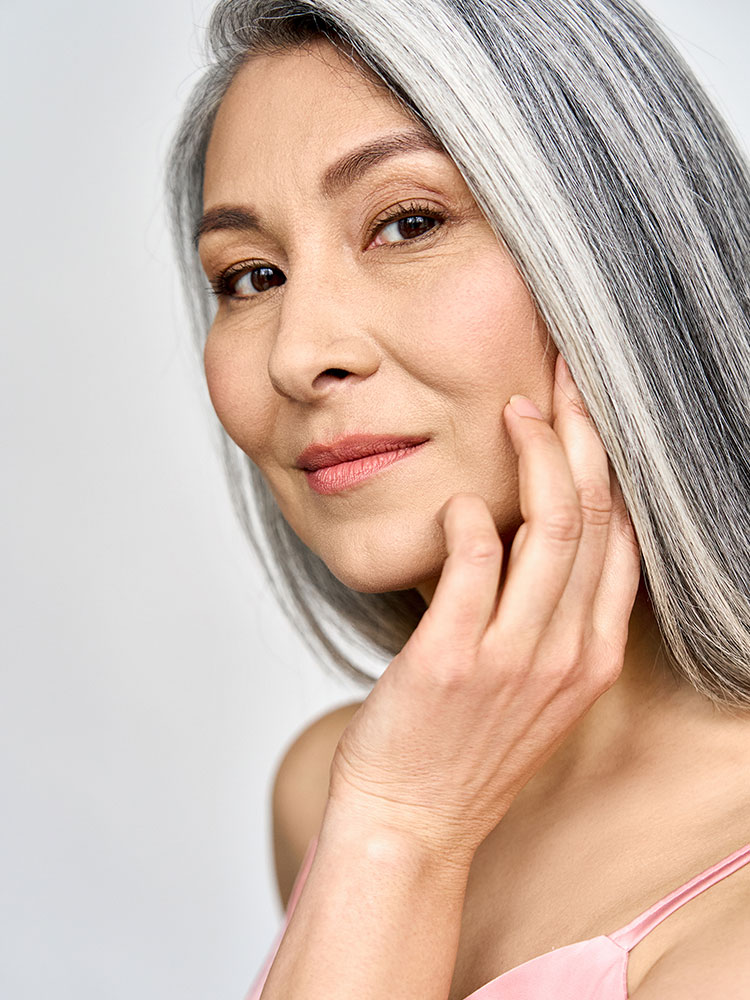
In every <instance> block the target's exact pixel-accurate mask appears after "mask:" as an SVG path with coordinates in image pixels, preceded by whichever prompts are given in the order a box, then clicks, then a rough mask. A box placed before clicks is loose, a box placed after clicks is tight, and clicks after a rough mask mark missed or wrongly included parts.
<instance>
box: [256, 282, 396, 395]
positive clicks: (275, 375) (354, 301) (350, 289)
mask: <svg viewBox="0 0 750 1000" xmlns="http://www.w3.org/2000/svg"><path fill="white" fill-rule="evenodd" d="M331 273H332V272H331V269H330V268H328V269H326V267H325V266H320V267H317V268H308V269H306V270H305V271H304V272H302V271H297V272H296V273H295V274H294V275H293V276H291V277H288V278H287V281H286V282H285V283H284V285H283V291H282V297H283V298H282V303H281V307H280V309H279V312H278V314H277V328H276V336H275V338H274V341H273V346H272V349H271V352H270V354H269V357H268V375H269V378H270V380H271V383H272V385H273V387H274V389H275V390H276V392H277V393H279V395H281V396H284V397H286V398H287V399H290V400H295V401H300V402H307V403H313V402H317V401H319V400H321V399H324V398H325V397H327V396H329V395H330V394H331V393H334V392H337V391H339V389H340V388H341V387H343V386H344V385H345V384H347V383H348V384H349V385H351V384H352V383H354V382H357V381H360V380H361V379H365V378H368V377H369V376H370V375H372V374H373V373H374V372H375V371H376V370H377V368H378V366H379V364H380V352H379V350H378V346H377V343H376V340H375V337H374V336H373V331H372V328H371V326H370V320H372V319H374V320H377V310H376V309H373V306H372V304H370V305H368V304H367V303H368V299H367V297H366V295H365V294H364V290H363V289H362V288H361V287H359V286H358V283H357V281H356V278H354V277H353V276H348V277H347V276H346V275H343V274H342V275H341V277H340V279H339V280H337V281H336V282H332V281H331V280H330V276H331ZM334 273H335V272H334ZM373 312H374V313H375V315H373Z"/></svg>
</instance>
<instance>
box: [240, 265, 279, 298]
mask: <svg viewBox="0 0 750 1000" xmlns="http://www.w3.org/2000/svg"><path fill="white" fill-rule="evenodd" d="M285 281H286V278H285V277H284V275H283V274H282V272H281V271H277V270H276V268H275V267H254V268H252V270H250V271H245V272H244V273H243V274H241V275H240V276H239V277H238V278H235V279H234V281H232V283H231V289H232V292H233V294H234V295H239V296H251V295H254V294H256V293H257V292H267V291H268V289H269V288H274V287H275V286H276V285H283V284H284V282H285Z"/></svg>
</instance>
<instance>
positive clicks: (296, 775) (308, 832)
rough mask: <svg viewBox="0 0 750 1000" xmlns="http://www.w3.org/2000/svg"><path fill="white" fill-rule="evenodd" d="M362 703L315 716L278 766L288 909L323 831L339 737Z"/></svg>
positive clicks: (277, 843)
mask: <svg viewBox="0 0 750 1000" xmlns="http://www.w3.org/2000/svg"><path fill="white" fill-rule="evenodd" d="M361 704H362V702H361V701H356V702H351V703H349V704H346V705H342V706H341V707H339V708H336V709H334V710H333V711H331V712H327V713H326V714H325V715H322V716H319V717H318V718H317V719H314V720H313V721H312V722H311V723H309V725H307V726H306V727H305V729H303V730H302V732H301V733H299V734H298V735H297V736H296V737H295V738H294V740H293V741H292V743H291V744H290V745H289V747H288V749H287V750H286V752H285V754H284V756H283V757H282V760H281V762H280V764H279V766H278V767H277V769H276V774H275V777H274V783H273V795H272V803H271V811H272V817H273V848H274V864H275V867H276V880H277V882H278V886H279V896H280V897H281V902H282V905H283V906H284V909H286V906H287V903H288V901H289V896H290V895H291V892H292V886H293V885H294V880H295V878H296V877H297V873H298V871H299V869H300V866H301V864H302V861H303V859H304V856H305V852H306V850H307V847H308V845H309V843H310V840H311V839H312V838H313V837H315V836H317V835H318V833H319V832H320V828H321V825H322V822H323V814H324V813H325V808H326V803H327V801H328V781H329V777H330V767H331V761H332V760H333V755H334V753H335V751H336V746H337V744H338V741H339V738H340V736H341V734H342V732H343V731H344V729H345V728H346V726H347V725H348V724H349V721H350V720H351V718H352V716H353V715H354V713H355V712H356V711H357V709H358V708H359V706H360V705H361Z"/></svg>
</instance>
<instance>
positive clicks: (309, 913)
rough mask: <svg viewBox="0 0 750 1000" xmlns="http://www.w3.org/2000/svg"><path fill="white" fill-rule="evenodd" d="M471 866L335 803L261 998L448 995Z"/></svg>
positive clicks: (391, 999)
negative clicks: (336, 807)
mask: <svg viewBox="0 0 750 1000" xmlns="http://www.w3.org/2000/svg"><path fill="white" fill-rule="evenodd" d="M441 854H442V856H441ZM469 866H470V859H469V858H464V859H457V858H455V857H453V858H449V857H447V856H446V852H436V851H435V850H430V849H428V848H427V846H426V845H425V844H422V843H420V842H419V841H418V840H417V839H416V838H410V837H408V836H404V835H402V834H396V833H395V832H386V831H385V829H384V828H379V827H377V826H375V825H370V824H369V823H364V824H362V823H358V822H355V821H354V819H353V818H351V817H348V816H347V815H346V814H345V813H342V812H341V811H338V812H336V811H332V810H331V809H329V810H328V811H327V812H326V818H325V820H324V823H323V827H322V829H321V833H320V837H319V840H318V847H317V851H316V855H315V860H314V862H313V865H312V868H311V870H310V873H309V875H308V877H307V880H306V882H305V885H304V888H303V890H302V894H301V896H300V898H299V900H298V902H297V906H296V909H295V910H294V913H293V914H292V917H291V919H290V921H289V925H288V927H287V930H286V933H285V934H284V938H283V940H282V942H281V944H280V946H279V950H278V952H277V954H276V958H275V960H274V963H273V965H272V967H271V970H270V972H269V974H268V978H267V980H266V984H265V987H264V989H263V992H262V994H261V1000H362V998H365V997H366V998H367V1000H414V998H415V997H417V998H419V1000H446V998H447V997H448V993H449V990H450V985H451V981H452V979H453V970H454V966H455V962H456V954H457V951H458V939H459V933H460V929H461V914H462V911H463V904H464V897H465V893H466V884H467V881H468V875H469Z"/></svg>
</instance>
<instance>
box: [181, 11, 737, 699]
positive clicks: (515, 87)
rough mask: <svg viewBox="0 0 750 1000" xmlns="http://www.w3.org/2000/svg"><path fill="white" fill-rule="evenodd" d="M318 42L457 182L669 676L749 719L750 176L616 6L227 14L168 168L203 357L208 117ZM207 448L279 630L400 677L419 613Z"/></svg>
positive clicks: (705, 111)
mask: <svg viewBox="0 0 750 1000" xmlns="http://www.w3.org/2000/svg"><path fill="white" fill-rule="evenodd" d="M313 36H324V37H326V38H328V39H329V40H330V41H331V42H333V43H334V44H337V45H339V47H340V48H341V50H342V51H347V52H350V53H354V54H356V56H357V57H358V58H359V59H360V60H361V61H362V63H363V64H364V66H366V67H367V69H368V72H372V73H374V74H375V75H376V76H377V77H378V78H379V79H380V80H381V81H382V82H383V83H384V84H385V85H386V86H387V87H388V88H389V89H390V90H391V91H392V92H393V93H394V94H395V95H396V96H397V97H398V98H399V100H400V101H401V102H402V103H403V105H404V107H405V108H406V109H407V110H408V111H410V112H411V113H412V114H413V115H414V116H415V118H416V119H418V120H419V121H420V122H421V123H423V124H424V125H426V126H427V128H428V129H429V130H430V131H431V132H432V133H433V134H434V135H435V136H436V137H437V138H438V140H439V141H440V142H441V143H442V145H443V147H444V148H445V150H446V152H447V153H448V154H449V155H450V156H451V158H452V159H453V161H454V162H455V163H456V165H457V167H458V169H459V170H460V171H461V173H462V174H463V176H464V178H465V179H466V182H467V184H468V186H469V188H470V190H471V192H472V194H473V195H474V198H475V199H476V201H477V203H478V205H479V206H480V208H481V209H482V210H483V212H484V214H485V215H486V217H487V220H488V222H489V223H490V225H491V226H492V228H493V230H494V232H495V233H496V235H497V237H498V239H499V240H501V241H502V243H503V244H504V245H505V246H506V247H507V249H508V250H509V252H510V253H511V254H512V256H513V258H514V260H515V262H516V265H517V267H518V269H519V272H520V274H521V276H522V277H523V279H524V281H525V282H526V284H527V287H528V288H529V291H530V293H531V295H532V297H533V298H534V301H535V303H536V305H537V308H538V309H539V312H540V314H541V316H542V318H543V320H544V322H545V324H546V326H547V329H548V331H549V333H550V336H551V337H552V339H553V340H554V342H555V344H556V346H557V348H558V349H559V351H560V352H561V353H562V355H563V357H564V358H565V359H566V361H567V362H568V365H569V367H570V370H571V373H572V375H573V378H574V379H575V381H576V383H577V385H578V387H579V388H580V390H581V394H582V396H583V399H584V401H585V403H586V406H587V407H588V410H589V413H590V415H591V418H592V420H593V422H594V424H595V426H596V428H597V431H598V433H599V435H600V437H601V439H602V442H603V444H604V447H605V449H606V451H607V453H608V455H609V459H610V462H611V464H612V467H613V470H614V472H615V474H616V475H617V478H618V480H619V482H620V485H621V487H622V491H623V496H624V498H625V503H626V506H627V509H628V512H629V514H630V517H631V520H632V522H633V526H634V528H635V531H636V535H637V537H638V542H639V545H640V548H641V562H642V571H643V581H644V583H645V585H646V588H647V591H648V595H649V598H650V600H651V603H652V606H653V608H654V613H655V616H656V619H657V623H658V626H659V629H660V632H661V636H662V645H663V655H664V659H665V662H666V663H667V665H668V666H669V668H670V669H671V670H672V672H673V673H674V675H675V676H676V677H678V678H683V679H686V680H687V681H688V682H689V683H690V684H692V685H693V686H694V687H695V689H696V690H698V691H699V692H700V693H701V694H703V695H705V696H706V697H707V698H709V699H711V700H712V701H713V702H714V704H715V705H717V706H718V707H721V708H723V709H725V710H728V711H730V712H732V711H734V712H736V711H738V710H743V709H747V708H748V707H750V542H749V539H750V530H749V529H750V515H749V513H748V512H749V511H750V467H749V463H748V453H747V442H748V438H749V436H750V435H749V434H748V430H749V428H748V422H749V418H748V415H749V414H750V323H749V317H750V282H749V281H748V275H747V272H746V265H747V262H748V260H750V171H749V170H748V164H747V161H746V159H745V158H744V154H743V152H742V151H741V150H740V149H739V147H738V145H737V143H736V141H735V139H734V137H733V136H732V134H731V132H730V130H729V129H728V127H727V126H726V124H725V123H724V121H723V120H722V118H721V117H720V115H719V114H718V113H717V111H716V109H715V108H714V107H713V106H712V104H711V102H710V100H709V99H708V97H707V96H706V94H705V93H704V91H703V90H702V88H701V86H700V84H699V83H698V82H697V80H696V79H695V77H694V75H693V73H692V71H691V70H690V68H689V67H688V66H687V65H686V64H685V62H684V61H683V59H682V58H681V56H680V55H679V54H678V53H677V51H676V50H675V49H674V47H673V46H672V44H671V42H670V41H669V40H668V38H667V37H666V36H665V35H664V33H663V32H662V30H661V28H660V27H659V26H658V25H657V24H656V22H655V21H654V20H653V19H652V18H651V17H650V16H649V15H648V14H647V13H646V12H645V11H644V10H643V9H642V8H641V7H640V6H638V5H637V4H636V3H634V2H631V0H300V2H296V0H222V2H220V3H218V4H217V6H216V7H215V8H214V10H213V14H212V17H211V20H210V24H209V28H208V46H209V48H208V52H209V59H210V64H209V68H208V69H207V71H206V72H205V74H204V76H203V77H202V79H201V80H200V82H199V83H198V85H197V86H196V87H195V89H194V92H193V94H192V96H191V98H190V101H189V103H188V106H187V108H186V110H185V112H184V115H183V118H182V120H181V123H180V125H179V128H178V131H177V133H176V136H175V138H174V141H173V145H172V150H171V154H170V158H169V164H168V191H169V199H170V206H171V213H172V223H173V231H174V236H175V240H176V244H177V248H178V253H179V257H180V261H181V267H182V273H183V277H184V280H185V285H186V289H187V293H188V296H189V298H190V301H191V302H192V315H193V317H194V320H195V328H196V330H195V332H196V336H197V340H198V343H199V345H200V346H201V347H202V345H203V342H204V340H205V336H206V331H207V329H208V326H209V325H210V323H211V321H212V318H213V310H214V308H215V306H214V304H213V302H212V297H211V295H210V293H209V292H208V291H207V289H206V282H205V279H204V277H203V275H202V271H201V268H200V263H199V260H198V256H197V253H196V250H195V246H194V242H193V234H194V231H195V227H196V224H197V222H198V220H199V218H200V215H201V211H202V183H203V163H204V157H205V152H206V148H207V143H208V139H209V137H210V132H211V128H212V123H213V120H214V116H215V114H216V110H217V108H218V105H219V102H220V101H221V98H222V96H223V94H224V93H225V91H226V89H227V87H228V85H229V83H230V81H231V80H232V77H233V76H234V74H235V72H236V71H237V70H238V69H239V67H240V66H241V65H242V64H243V63H244V62H245V61H246V60H247V59H248V58H250V57H251V56H252V55H253V53H256V52H261V51H269V50H270V51H272V50H274V49H279V48H282V49H283V48H284V47H288V46H293V45H295V44H298V43H300V42H303V41H304V40H305V39H307V38H310V37H313ZM220 438H221V442H222V447H223V454H224V461H225V465H226V470H227V473H228V477H229V482H230V487H231V492H232V497H233V501H234V505H235V508H236V510H237V513H238V516H239V517H240V519H241V522H242V524H243V525H244V527H245V529H246V531H247V534H248V537H249V539H250V541H251V543H252V545H253V547H254V549H255V551H256V553H257V555H258V556H259V558H260V560H261V564H262V566H263V568H264V570H265V573H266V576H267V578H268V581H269V583H270V585H271V587H272V589H273V591H274V593H275V594H276V596H277V599H278V600H279V601H280V603H281V605H282V607H283V608H284V610H285V612H286V613H287V615H288V616H289V619H290V621H291V622H292V624H293V625H294V627H295V628H297V630H298V631H299V634H300V635H301V636H302V638H303V639H304V641H306V642H307V643H308V644H309V646H310V648H312V649H313V650H314V651H316V652H318V649H316V646H315V643H318V644H319V648H320V649H322V650H323V651H324V652H325V653H326V654H327V655H328V656H329V657H330V659H331V661H332V662H333V663H334V664H336V666H338V667H339V668H341V669H343V670H344V671H345V672H346V673H348V674H349V675H350V676H351V677H353V678H355V679H357V680H360V681H363V682H365V683H372V681H373V680H374V678H372V677H370V676H369V675H368V674H367V673H365V672H364V671H362V670H361V669H360V668H358V667H357V666H356V665H355V663H354V662H352V660H351V659H350V658H349V656H348V655H347V654H346V653H345V652H344V650H343V649H342V647H341V645H340V642H339V640H338V639H337V638H336V636H335V632H336V631H339V632H340V636H344V635H346V637H347V638H353V639H354V641H355V642H357V643H360V644H361V647H362V648H365V649H368V650H370V651H375V652H377V653H378V654H381V655H385V656H387V657H388V658H391V657H393V656H394V655H395V654H396V653H397V652H398V651H399V650H400V649H401V648H402V647H403V645H404V643H405V642H406V640H407V639H408V637H409V636H410V635H411V633H412V632H413V630H414V629H415V628H416V626H417V625H418V623H419V620H420V618H421V616H422V614H423V613H424V610H425V607H426V605H425V602H424V601H423V599H422V598H421V596H420V595H419V594H418V592H417V591H416V590H412V589H408V590H402V591H395V592H390V593H384V594H367V593H365V594H362V593H358V592H355V591H353V590H352V589H350V588H349V587H347V586H345V585H344V584H343V583H341V582H340V581H339V580H338V579H337V578H336V577H335V576H334V575H333V574H332V573H331V572H330V570H329V569H328V568H327V567H326V565H325V563H324V562H323V561H322V560H321V559H320V558H319V557H318V556H316V555H315V554H314V553H312V552H311V551H310V550H309V549H308V548H307V546H305V545H304V543H303V542H302V541H301V540H300V539H299V538H298V537H297V535H296V534H295V533H294V532H293V531H292V529H291V528H290V527H289V525H288V524H287V522H286V521H285V519H284V518H283V516H282V515H281V513H280V511H279V509H278V507H277V505H276V503H275V501H274V499H273V497H272V495H271V493H270V490H269V489H268V487H267V486H266V484H265V481H264V479H263V478H262V476H261V474H260V472H259V470H258V468H257V467H256V466H255V465H254V463H252V462H251V461H250V460H249V459H248V457H247V456H246V455H244V453H243V452H241V451H240V449H239V448H237V447H236V446H235V445H234V443H233V442H232V441H231V440H230V439H229V437H228V436H227V435H225V434H223V433H222V432H220ZM251 497H252V498H254V501H255V503H254V505H252V504H251V503H250V498H251ZM253 506H254V510H253V509H252V508H253ZM256 522H257V530H256V526H255V523H256ZM264 546H266V547H267V549H268V554H266V553H265V552H264Z"/></svg>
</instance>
